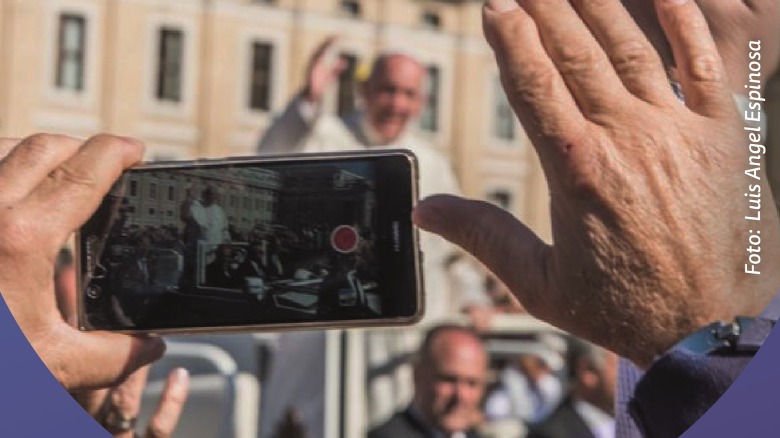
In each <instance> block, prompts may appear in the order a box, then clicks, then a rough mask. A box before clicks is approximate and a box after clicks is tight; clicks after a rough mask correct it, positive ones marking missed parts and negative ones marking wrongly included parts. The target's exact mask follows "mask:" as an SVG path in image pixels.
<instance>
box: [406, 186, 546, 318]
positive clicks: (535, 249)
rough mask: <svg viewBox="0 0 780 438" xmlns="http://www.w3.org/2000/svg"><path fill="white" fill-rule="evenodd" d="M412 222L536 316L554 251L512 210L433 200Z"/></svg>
mask: <svg viewBox="0 0 780 438" xmlns="http://www.w3.org/2000/svg"><path fill="white" fill-rule="evenodd" d="M412 220H413V221H414V223H415V224H417V226H419V227H420V228H422V229H424V230H427V231H430V232H432V233H435V234H438V235H440V236H441V237H443V238H445V239H447V240H449V241H450V242H452V243H454V244H456V245H458V246H460V247H461V248H463V249H465V250H466V251H468V252H469V253H471V254H472V255H473V256H474V257H476V258H477V259H479V260H480V261H481V262H482V263H484V264H485V266H487V267H488V269H490V270H491V271H492V272H493V273H494V274H495V275H496V276H498V277H499V278H500V279H501V280H502V281H503V282H504V284H506V285H507V286H508V287H509V289H510V290H511V291H512V293H513V294H514V295H515V296H516V297H517V298H518V299H519V300H520V302H521V303H522V304H523V306H525V307H526V309H528V311H529V312H531V313H537V309H539V308H540V306H541V303H540V301H541V299H542V298H544V297H545V296H547V295H548V294H547V293H546V291H547V289H548V284H549V282H548V273H549V270H548V261H549V259H550V255H551V253H552V251H551V247H550V246H549V245H547V244H545V243H544V242H543V241H542V240H541V239H540V238H539V237H538V236H536V234H534V232H533V231H531V230H530V229H529V228H528V227H526V226H525V225H523V224H522V223H521V222H520V221H519V220H517V219H516V218H515V217H514V216H512V215H511V214H510V213H509V212H508V211H506V210H504V209H501V208H499V207H496V206H495V205H493V204H490V203H487V202H483V201H474V200H468V199H463V198H459V197H457V196H451V195H435V196H431V197H429V198H426V199H424V200H423V201H421V202H420V203H419V204H418V205H417V207H416V208H415V209H414V211H413V212H412Z"/></svg>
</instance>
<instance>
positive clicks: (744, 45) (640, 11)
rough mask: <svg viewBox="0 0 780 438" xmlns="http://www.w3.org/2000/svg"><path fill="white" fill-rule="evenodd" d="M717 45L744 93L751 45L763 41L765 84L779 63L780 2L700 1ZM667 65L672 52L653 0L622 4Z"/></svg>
mask: <svg viewBox="0 0 780 438" xmlns="http://www.w3.org/2000/svg"><path fill="white" fill-rule="evenodd" d="M697 3H698V5H699V7H700V8H701V10H702V12H703V13H704V16H705V18H706V19H707V23H708V24H709V28H710V31H711V32H712V34H713V38H714V40H715V45H716V46H717V47H718V52H719V53H720V55H721V58H723V62H724V64H725V65H726V71H727V73H728V75H729V83H730V84H731V87H732V89H733V90H734V92H736V93H743V92H744V88H743V86H744V85H745V81H746V80H747V77H748V74H749V71H748V64H749V62H750V60H749V59H748V57H747V54H748V52H749V50H748V43H749V42H750V41H761V65H762V69H763V71H762V76H763V77H762V80H763V82H764V83H765V84H766V82H767V81H768V80H769V78H770V77H771V76H772V75H773V74H774V73H776V72H777V67H778V60H780V26H778V24H779V23H780V2H778V1H777V0H697ZM623 4H624V5H625V7H626V9H628V11H629V12H630V13H631V15H632V17H634V19H635V20H636V21H637V23H639V25H640V26H641V28H642V30H643V31H644V32H645V34H646V35H647V37H648V39H649V40H650V41H651V43H652V44H653V46H654V47H655V48H656V50H657V51H658V53H659V54H660V55H661V58H662V60H663V62H664V64H665V65H668V66H672V65H674V59H673V56H672V52H671V48H670V47H669V43H668V42H667V40H666V37H665V35H664V33H663V30H662V29H661V24H660V23H659V21H658V16H657V14H656V13H655V9H654V6H653V1H652V0H623Z"/></svg>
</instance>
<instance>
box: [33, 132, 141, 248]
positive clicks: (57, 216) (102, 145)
mask: <svg viewBox="0 0 780 438" xmlns="http://www.w3.org/2000/svg"><path fill="white" fill-rule="evenodd" d="M142 154H143V145H142V144H141V143H140V142H138V141H136V140H132V139H128V138H122V137H115V136H109V135H99V136H97V137H93V138H91V139H89V140H87V142H86V143H84V145H83V146H81V148H80V149H79V150H78V152H76V153H75V154H74V155H73V156H71V157H70V158H69V159H68V160H67V161H66V162H64V163H62V164H61V165H60V166H59V167H57V168H56V169H54V170H52V171H50V172H49V174H48V176H47V178H46V179H45V180H44V181H43V182H42V183H40V184H39V185H38V187H37V188H36V189H35V190H34V191H33V192H32V193H30V195H29V196H28V197H27V198H26V199H25V200H24V204H23V205H22V211H29V213H28V214H30V217H35V218H36V220H37V221H38V222H40V223H52V222H53V223H57V224H58V226H57V227H51V231H52V232H56V233H58V234H57V235H54V236H49V237H51V238H52V239H53V241H56V242H62V241H64V240H65V238H67V236H68V234H70V233H71V232H72V231H73V230H75V229H76V228H78V227H79V226H81V225H82V224H83V223H84V222H86V220H87V219H88V218H89V217H90V215H92V213H94V211H95V210H96V209H97V207H98V205H99V204H100V202H101V201H102V199H103V196H105V194H106V193H108V191H109V190H110V189H111V186H112V185H113V184H114V182H115V181H116V180H117V179H118V178H119V176H120V175H121V174H122V171H123V170H125V169H127V168H129V167H130V166H132V165H133V164H135V163H137V162H138V160H140V159H141V156H142Z"/></svg>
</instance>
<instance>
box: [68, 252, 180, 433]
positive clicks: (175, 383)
mask: <svg viewBox="0 0 780 438" xmlns="http://www.w3.org/2000/svg"><path fill="white" fill-rule="evenodd" d="M54 285H55V286H54V287H55V292H56V294H57V303H58V307H59V310H60V313H61V314H62V316H63V318H64V319H65V321H68V323H69V324H70V325H72V326H75V325H76V321H77V320H78V315H77V312H78V308H77V306H76V302H77V298H78V297H77V295H78V289H77V286H76V266H75V264H73V263H72V262H71V263H67V264H63V265H61V266H57V267H56V268H55V275H54ZM148 376H149V366H148V365H147V366H144V367H141V368H140V369H138V371H136V372H134V373H133V374H131V375H130V376H129V377H128V378H127V379H125V380H124V381H123V382H122V383H120V384H119V385H117V386H115V387H113V388H102V389H95V390H87V391H76V392H72V393H71V395H72V396H73V398H74V399H75V400H76V401H77V402H78V403H79V404H80V405H81V407H83V408H84V410H85V411H87V413H89V414H90V415H91V416H92V417H93V418H95V420H96V421H97V422H98V423H100V424H101V425H102V426H103V427H105V428H106V430H107V431H108V432H109V433H111V434H112V435H113V436H114V437H115V438H136V437H140V435H136V433H135V430H133V429H129V430H124V429H117V428H116V427H114V426H112V425H111V424H109V422H108V421H107V418H108V415H109V413H116V414H120V415H121V416H122V417H124V418H137V417H138V414H139V412H140V411H141V401H142V397H143V392H144V388H145V387H146V381H147V378H148ZM188 391H189V374H188V373H187V371H186V370H185V369H183V368H177V369H175V370H173V371H171V374H170V375H169V376H168V379H167V380H166V382H165V386H164V388H163V391H162V394H161V395H160V400H159V402H158V404H157V408H156V409H155V410H154V413H153V414H152V416H151V417H150V419H149V424H148V426H147V428H146V433H145V434H144V435H143V437H144V438H169V437H170V436H172V435H173V432H174V430H175V429H176V425H177V424H178V423H179V418H180V416H181V413H182V410H183V409H184V405H185V403H186V402H187V393H188Z"/></svg>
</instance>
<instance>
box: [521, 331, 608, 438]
mask: <svg viewBox="0 0 780 438" xmlns="http://www.w3.org/2000/svg"><path fill="white" fill-rule="evenodd" d="M566 357H567V360H566V362H567V369H568V373H569V393H568V395H567V397H566V398H564V400H563V402H561V404H559V405H558V407H556V408H555V410H554V411H553V412H552V413H551V414H550V415H549V416H548V417H547V418H546V419H545V420H544V421H542V422H541V423H539V424H536V425H534V426H531V432H530V433H529V435H528V437H529V438H614V437H615V420H614V415H615V414H614V412H615V409H614V406H615V385H616V377H617V362H618V358H617V356H616V355H615V354H614V353H612V352H610V351H607V350H604V349H603V348H600V347H597V346H595V345H593V344H590V343H588V342H585V341H581V340H579V339H574V338H571V339H570V342H569V347H568V351H567V353H566Z"/></svg>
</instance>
